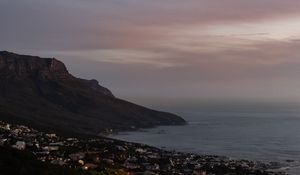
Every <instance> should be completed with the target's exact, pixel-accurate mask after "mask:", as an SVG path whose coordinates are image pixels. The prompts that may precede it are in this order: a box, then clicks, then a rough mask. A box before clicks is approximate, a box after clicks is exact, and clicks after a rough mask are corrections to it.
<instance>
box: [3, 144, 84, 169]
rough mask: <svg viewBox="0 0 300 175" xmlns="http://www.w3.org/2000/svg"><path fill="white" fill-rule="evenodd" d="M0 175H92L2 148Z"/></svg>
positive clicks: (21, 152)
mask: <svg viewBox="0 0 300 175" xmlns="http://www.w3.org/2000/svg"><path fill="white" fill-rule="evenodd" d="M0 155H1V156H0V170H1V171H0V175H90V173H88V172H85V171H83V170H80V169H70V168H65V167H62V166H59V165H53V164H50V163H46V162H41V161H39V160H37V159H36V158H35V157H34V156H33V155H32V154H31V153H29V152H25V151H19V150H16V149H12V148H8V147H2V146H0Z"/></svg>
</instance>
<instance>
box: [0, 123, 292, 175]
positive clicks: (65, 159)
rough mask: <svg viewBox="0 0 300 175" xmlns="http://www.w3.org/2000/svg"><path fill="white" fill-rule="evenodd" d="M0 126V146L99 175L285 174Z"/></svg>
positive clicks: (142, 147) (260, 167)
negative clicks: (111, 172) (115, 172)
mask: <svg viewBox="0 0 300 175" xmlns="http://www.w3.org/2000/svg"><path fill="white" fill-rule="evenodd" d="M0 123H1V140H2V142H1V145H2V146H8V147H13V148H16V149H19V150H24V151H29V152H31V153H32V154H34V155H35V156H36V158H37V159H38V160H40V161H44V162H50V163H52V164H57V165H61V166H67V167H72V168H77V169H78V168H79V169H86V170H87V171H89V170H93V171H99V172H100V171H105V170H104V169H101V167H110V168H112V169H119V170H120V169H121V170H122V171H124V172H130V173H133V174H139V173H142V172H143V173H145V172H148V173H150V174H151V173H152V174H155V173H158V174H182V173H183V174H209V173H212V174H226V173H228V174H229V173H231V174H249V175H250V174H264V175H269V174H270V175H271V174H273V175H274V174H276V175H282V174H286V173H284V172H272V171H271V170H272V169H273V170H274V169H275V168H277V169H278V168H280V167H278V165H277V164H275V163H269V164H266V163H262V162H254V161H249V160H233V159H230V158H228V157H223V156H216V155H199V154H193V153H183V152H177V151H166V150H163V149H159V148H156V147H151V146H148V145H145V144H138V143H131V142H125V141H120V140H115V139H110V138H86V139H78V138H64V137H60V136H58V135H56V134H55V133H43V132H40V131H37V130H34V129H32V128H29V127H26V126H22V125H10V124H7V123H4V122H0ZM34 141H36V142H37V143H33V142H34ZM37 144H38V145H39V146H38V147H37V146H36V145H37ZM18 145H19V146H18ZM20 145H21V146H20ZM22 145H24V147H23V146H22ZM71 150H72V151H71Z"/></svg>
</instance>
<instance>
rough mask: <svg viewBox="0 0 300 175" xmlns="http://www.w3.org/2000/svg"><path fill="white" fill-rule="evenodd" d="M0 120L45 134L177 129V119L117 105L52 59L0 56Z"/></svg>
mask: <svg viewBox="0 0 300 175" xmlns="http://www.w3.org/2000/svg"><path fill="white" fill-rule="evenodd" d="M0 117H1V118H2V119H4V120H5V121H8V122H17V123H19V124H23V123H24V124H27V125H29V126H33V127H37V128H41V129H44V130H48V131H49V130H50V131H51V130H53V131H54V130H55V131H58V132H61V133H68V134H89V135H97V134H98V133H100V132H104V131H107V130H111V129H112V130H114V131H123V130H132V129H137V128H148V127H154V126H158V125H182V124H185V121H184V120H183V119H182V118H180V117H179V116H177V115H174V114H170V113H166V112H160V111H155V110H152V109H148V108H146V107H143V106H140V105H136V104H133V103H131V102H128V101H125V100H122V99H119V98H117V97H115V96H114V95H113V93H112V92H111V91H110V90H109V89H107V88H105V87H103V86H101V85H99V83H98V81H97V80H85V79H81V78H76V77H74V76H73V75H72V74H70V73H69V72H68V70H67V67H66V66H65V65H64V63H63V62H61V61H59V60H57V59H56V58H41V57H37V56H30V55H19V54H15V53H12V52H7V51H0Z"/></svg>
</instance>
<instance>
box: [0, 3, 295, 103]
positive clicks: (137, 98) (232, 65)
mask: <svg viewBox="0 0 300 175" xmlns="http://www.w3.org/2000/svg"><path fill="white" fill-rule="evenodd" d="M299 9H300V1H299V0H284V1H283V0H248V1H241V0H224V1H220V0H218V1H217V0H184V1H183V0H51V1H41V0H23V1H19V0H1V1H0V21H1V25H0V38H1V42H0V50H8V51H12V52H17V53H21V54H30V55H39V56H42V57H55V58H57V59H60V60H62V61H64V62H65V63H66V65H67V66H68V69H69V71H70V72H71V73H72V74H74V75H76V76H78V77H83V78H87V79H97V80H98V81H99V82H100V84H101V85H103V86H106V87H108V88H109V89H111V90H112V91H113V93H114V94H115V95H117V96H119V97H121V98H125V99H128V100H132V101H134V102H139V103H142V104H150V105H151V104H154V103H159V102H164V103H176V102H178V101H188V100H210V99H213V100H218V99H220V100H241V99H243V100H262V101H264V100H265V101H266V100H273V101H274V100H279V99H280V100H290V101H300V81H299V80H300V11H299Z"/></svg>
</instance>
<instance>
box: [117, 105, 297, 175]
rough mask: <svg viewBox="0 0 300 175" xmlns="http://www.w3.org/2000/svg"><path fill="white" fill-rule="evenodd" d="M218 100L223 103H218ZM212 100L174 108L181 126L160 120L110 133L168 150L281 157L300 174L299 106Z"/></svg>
mask: <svg viewBox="0 0 300 175" xmlns="http://www.w3.org/2000/svg"><path fill="white" fill-rule="evenodd" d="M221 106H222V105H221ZM245 106H247V105H244V106H243V108H242V109H241V107H240V106H239V105H237V106H236V107H234V106H228V105H227V107H226V105H224V107H220V105H216V107H215V109H214V107H213V105H212V106H209V107H207V108H205V107H202V108H199V110H195V109H193V110H190V111H187V110H183V111H181V112H180V111H177V113H178V114H180V115H181V116H182V117H183V118H184V119H185V120H186V121H187V122H188V125H185V126H161V127H157V128H153V129H146V130H140V131H136V132H123V133H119V134H117V135H113V136H112V137H114V138H116V139H121V140H125V141H130V142H137V143H144V144H148V145H152V146H156V147H160V148H165V149H168V150H176V151H184V152H193V153H199V154H210V155H211V154H212V155H220V156H228V157H231V158H234V159H249V160H255V161H264V162H271V161H272V162H274V161H275V162H280V163H282V164H283V165H284V166H285V167H289V168H288V172H289V173H291V174H300V168H299V165H300V110H298V109H300V107H299V108H298V107H297V106H292V107H291V106H272V107H265V108H264V107H262V106H259V105H258V106H257V107H255V105H252V106H251V107H249V108H247V107H246V108H245Z"/></svg>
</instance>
